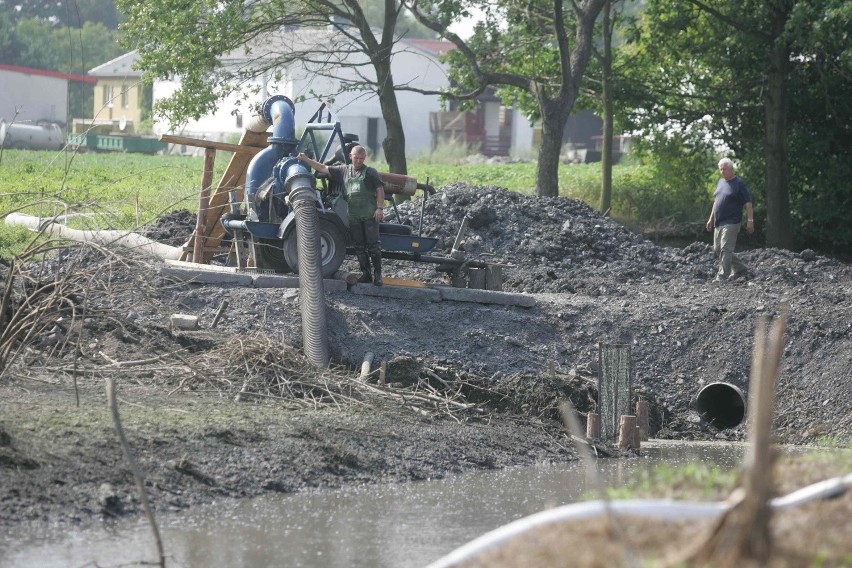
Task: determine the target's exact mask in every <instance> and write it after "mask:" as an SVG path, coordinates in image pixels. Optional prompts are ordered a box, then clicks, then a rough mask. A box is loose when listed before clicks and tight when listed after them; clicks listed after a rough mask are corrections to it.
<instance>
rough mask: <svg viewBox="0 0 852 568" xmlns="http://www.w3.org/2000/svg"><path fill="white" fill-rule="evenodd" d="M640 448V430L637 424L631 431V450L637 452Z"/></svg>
mask: <svg viewBox="0 0 852 568" xmlns="http://www.w3.org/2000/svg"><path fill="white" fill-rule="evenodd" d="M641 446H642V429H641V428H639V424H636V428H634V429H633V449H634V450H638V449H639V448H640V447H641Z"/></svg>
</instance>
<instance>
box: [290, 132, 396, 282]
mask: <svg viewBox="0 0 852 568" xmlns="http://www.w3.org/2000/svg"><path fill="white" fill-rule="evenodd" d="M349 159H350V160H351V162H352V163H351V164H348V165H343V166H327V165H325V164H323V163H321V162H317V161H316V160H312V159H311V158H309V157H308V156H306V155H305V154H304V153H301V154H299V161H301V162H304V163H306V164H307V165H309V166H310V167H312V168H313V169H315V170H316V171H318V172H319V173H321V174H326V175H328V176H329V177H330V178H331V179H332V180H333V181H335V182H337V183H339V184H341V185H342V186H343V188H344V192H343V197H344V199H346V201H347V203H348V204H349V235H350V236H351V237H352V245H353V247H354V248H355V255H356V256H357V257H358V264H359V265H360V266H361V278H359V279H358V281H359V282H364V283H367V282H372V283H373V284H374V285H376V286H381V285H382V284H383V282H382V251H381V249H380V248H379V223H380V222H381V220H382V219H383V218H384V210H383V208H384V205H385V186H384V183H383V182H382V178H380V177H379V172H377V171H376V170H375V168H371V167H370V166H367V165H365V164H364V160H366V159H367V150H366V149H365V148H364V147H363V146H354V147H353V148H352V150H351V151H350V152H349ZM371 261H372V264H373V266H372V270H371V269H370V262H371Z"/></svg>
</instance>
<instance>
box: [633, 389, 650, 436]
mask: <svg viewBox="0 0 852 568" xmlns="http://www.w3.org/2000/svg"><path fill="white" fill-rule="evenodd" d="M636 421H637V424H638V425H639V439H640V440H642V441H643V442H644V441H647V440H648V430H649V429H650V424H649V422H648V401H647V400H642V399H641V398H640V399H639V400H638V401H636Z"/></svg>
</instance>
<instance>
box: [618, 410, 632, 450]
mask: <svg viewBox="0 0 852 568" xmlns="http://www.w3.org/2000/svg"><path fill="white" fill-rule="evenodd" d="M635 435H636V417H635V416H633V415H631V414H622V415H621V423H620V424H619V427H618V449H620V450H627V449H630V448H632V447H634V445H633V444H634V442H633V436H635Z"/></svg>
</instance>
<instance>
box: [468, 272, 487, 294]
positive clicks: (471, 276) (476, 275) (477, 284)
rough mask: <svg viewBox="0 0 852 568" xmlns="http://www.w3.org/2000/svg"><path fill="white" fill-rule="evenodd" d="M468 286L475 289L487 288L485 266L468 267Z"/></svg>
mask: <svg viewBox="0 0 852 568" xmlns="http://www.w3.org/2000/svg"><path fill="white" fill-rule="evenodd" d="M467 287H468V288H473V289H474V290H484V289H485V269H484V268H469V269H468V285H467Z"/></svg>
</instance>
